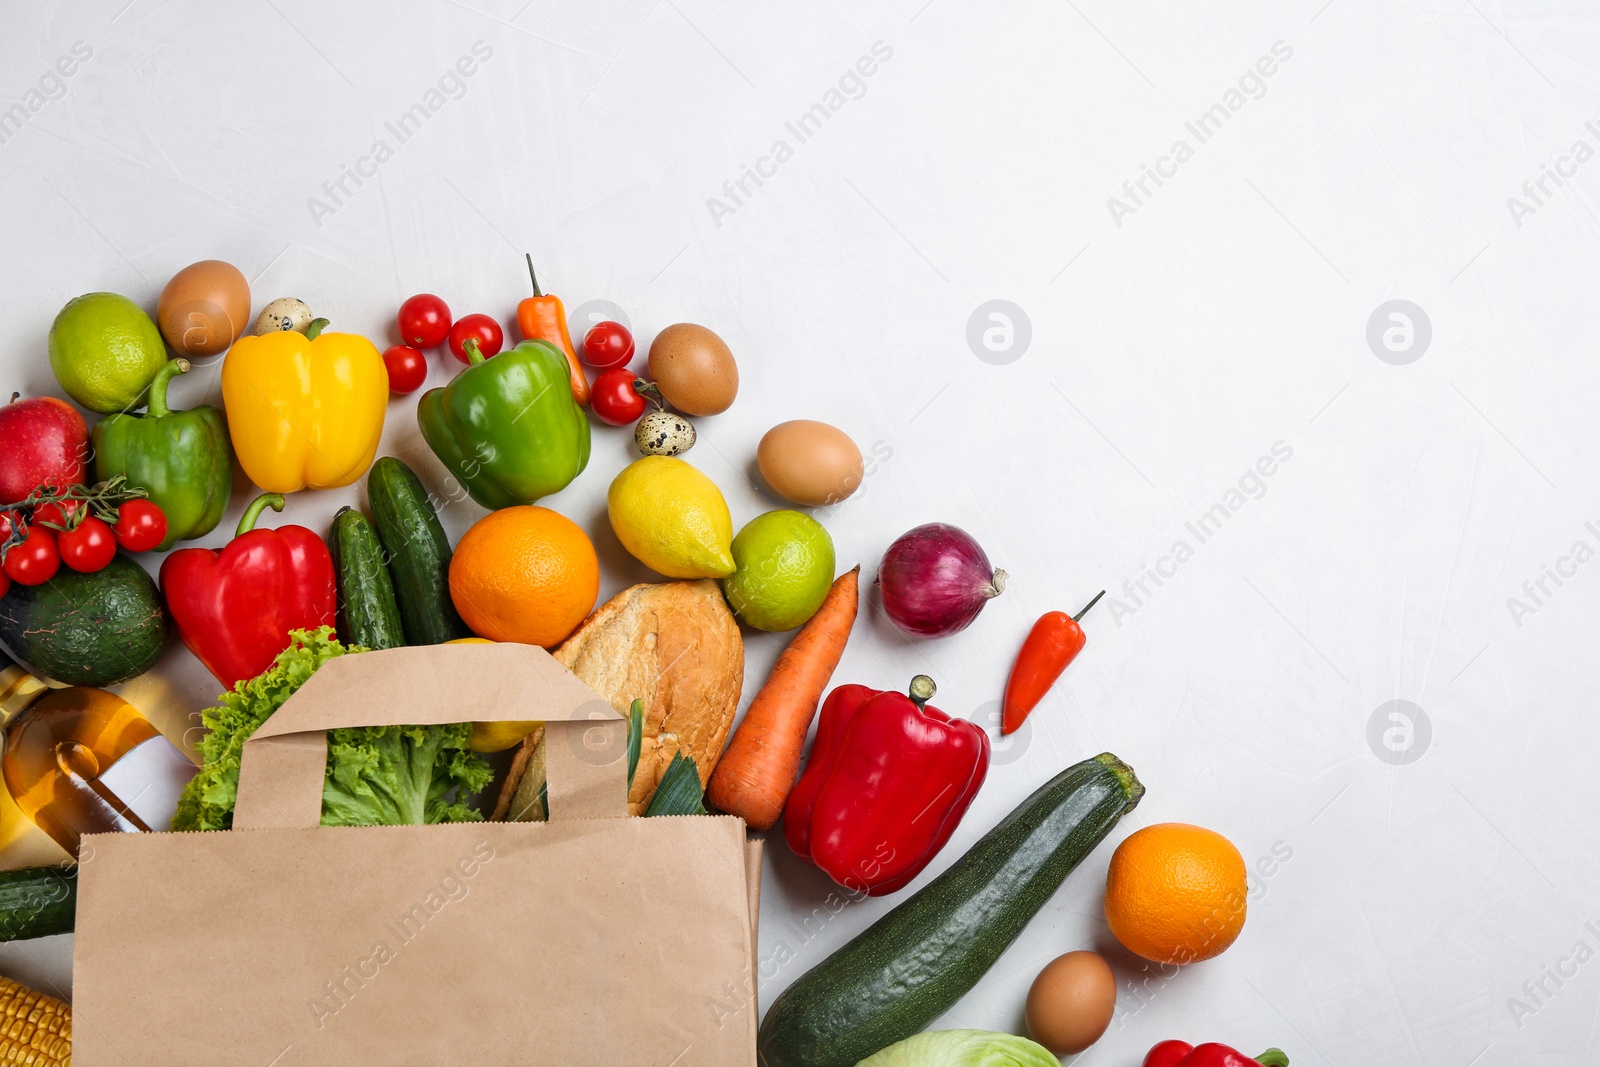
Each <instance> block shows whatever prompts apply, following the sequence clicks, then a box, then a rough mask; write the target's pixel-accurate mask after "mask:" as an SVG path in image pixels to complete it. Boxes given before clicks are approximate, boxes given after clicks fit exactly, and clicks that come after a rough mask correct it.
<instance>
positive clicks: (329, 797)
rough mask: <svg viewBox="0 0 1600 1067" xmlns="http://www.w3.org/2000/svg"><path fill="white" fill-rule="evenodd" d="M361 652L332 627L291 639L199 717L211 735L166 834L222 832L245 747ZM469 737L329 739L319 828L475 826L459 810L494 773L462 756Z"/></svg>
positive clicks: (408, 734) (447, 730)
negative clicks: (301, 692) (327, 666)
mask: <svg viewBox="0 0 1600 1067" xmlns="http://www.w3.org/2000/svg"><path fill="white" fill-rule="evenodd" d="M364 651H366V649H363V648H361V647H359V646H346V645H342V644H340V643H339V641H338V639H337V638H335V637H334V636H333V630H332V629H331V628H330V627H326V626H324V627H321V628H320V629H316V630H295V631H293V632H292V633H291V634H290V644H289V647H288V648H286V649H284V650H283V651H282V652H280V653H279V654H278V658H277V659H275V660H273V662H272V666H271V667H269V668H267V669H266V670H265V671H263V672H262V673H261V674H260V675H258V676H256V677H255V678H251V679H249V680H248V681H243V682H239V683H238V684H236V685H235V686H234V687H233V690H232V691H231V692H228V693H224V694H223V695H222V698H221V700H220V701H219V702H218V704H217V705H216V706H215V707H211V708H207V709H206V710H205V711H203V712H201V714H200V719H201V722H202V723H203V724H204V725H205V727H206V729H207V730H209V731H210V732H209V733H208V734H207V735H206V736H205V737H204V738H203V739H202V740H201V742H200V745H199V749H200V759H201V764H200V772H199V773H198V774H196V775H195V776H194V778H192V779H191V780H190V781H189V784H188V785H187V786H186V787H185V788H184V790H183V794H182V796H180V797H179V799H178V810H177V813H176V814H175V815H174V816H173V818H172V829H174V830H226V829H228V828H230V827H231V826H232V825H233V808H234V804H235V803H236V802H237V800H238V794H239V756H240V753H241V751H242V750H243V748H244V743H245V741H246V740H247V739H248V738H249V737H250V735H251V734H253V733H255V732H256V730H257V728H259V727H260V726H261V724H262V723H264V722H266V721H267V719H268V718H269V717H270V716H271V715H272V713H273V712H275V711H277V710H278V708H280V707H282V706H283V704H284V702H285V701H286V700H288V699H289V697H290V696H291V695H293V693H294V692H295V690H297V689H299V688H300V686H302V685H304V684H305V681H306V679H307V678H310V677H311V675H312V674H314V673H316V671H317V669H318V668H319V667H321V666H322V665H323V664H324V663H326V662H328V661H329V660H330V659H333V658H335V657H337V656H342V655H344V654H345V653H347V652H364ZM471 734H472V727H471V726H470V725H469V724H467V723H456V724H453V725H448V726H385V727H373V726H366V727H354V728H350V729H343V730H331V731H329V733H328V769H327V778H326V780H325V782H324V784H323V790H322V824H323V825H324V826H401V825H416V824H421V823H439V822H472V821H475V820H478V819H481V818H482V817H483V816H482V815H480V814H479V813H478V812H476V811H474V810H472V809H471V808H470V807H468V806H467V803H466V801H467V800H468V799H469V798H470V795H471V794H474V793H476V792H478V791H479V790H481V789H483V788H484V787H485V786H487V785H488V784H489V781H490V779H491V778H492V777H493V771H491V769H490V767H489V765H488V763H486V762H484V760H483V758H482V757H480V756H478V755H476V754H475V753H473V752H472V751H471V750H469V749H468V747H467V741H468V738H469V737H471ZM452 795H453V796H454V798H455V799H453V800H452V799H451V798H452Z"/></svg>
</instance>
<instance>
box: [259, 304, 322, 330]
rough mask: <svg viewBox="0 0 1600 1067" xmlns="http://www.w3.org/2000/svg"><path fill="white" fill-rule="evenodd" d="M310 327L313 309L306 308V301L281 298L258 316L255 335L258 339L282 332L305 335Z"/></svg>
mask: <svg viewBox="0 0 1600 1067" xmlns="http://www.w3.org/2000/svg"><path fill="white" fill-rule="evenodd" d="M310 325H311V309H310V308H309V307H307V306H306V302H305V301H304V300H296V299H295V298H294V297H292V296H280V297H279V298H278V299H276V300H274V301H273V302H272V303H270V304H268V305H267V306H266V307H264V308H262V309H261V314H260V315H258V316H256V327H255V333H256V335H257V336H258V337H259V336H260V335H261V334H264V333H277V332H278V331H280V330H293V331H294V332H295V333H305V332H306V327H307V326H310Z"/></svg>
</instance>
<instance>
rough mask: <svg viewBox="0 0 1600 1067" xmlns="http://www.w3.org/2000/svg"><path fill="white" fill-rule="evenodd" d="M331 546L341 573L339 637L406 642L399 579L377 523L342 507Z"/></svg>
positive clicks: (355, 641) (378, 644) (375, 643)
mask: <svg viewBox="0 0 1600 1067" xmlns="http://www.w3.org/2000/svg"><path fill="white" fill-rule="evenodd" d="M328 552H329V554H330V555H332V556H333V572H334V574H336V575H337V576H338V578H339V640H341V641H343V642H344V643H345V644H347V645H361V646H362V647H364V648H370V649H379V648H399V647H400V646H402V645H404V644H405V643H406V635H405V630H404V629H403V628H402V627H401V625H400V608H399V606H398V605H397V604H396V603H395V598H394V582H393V581H392V580H391V579H390V578H389V568H388V567H385V566H384V565H383V546H382V545H380V544H378V534H377V531H376V530H374V529H373V528H372V523H370V522H368V521H367V517H366V516H365V515H363V514H361V512H359V511H357V510H355V509H354V508H340V509H339V511H338V513H337V514H335V515H334V517H333V526H332V528H331V529H329V530H328Z"/></svg>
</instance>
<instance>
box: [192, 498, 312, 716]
mask: <svg viewBox="0 0 1600 1067" xmlns="http://www.w3.org/2000/svg"><path fill="white" fill-rule="evenodd" d="M263 508H271V509H272V510H274V511H282V510H283V497H281V496H279V495H278V494H277V493H267V494H264V495H263V496H260V497H257V498H256V500H255V501H254V502H253V503H252V504H251V505H250V506H249V507H248V508H246V509H245V512H244V517H243V518H241V519H240V520H239V528H238V531H237V532H236V534H235V536H234V539H233V540H232V541H230V542H229V543H228V545H227V547H226V548H224V549H222V551H220V552H214V551H212V550H211V549H209V548H182V549H179V550H178V551H176V552H174V553H172V554H171V555H169V556H168V557H167V558H166V560H165V561H164V562H163V563H162V564H161V592H162V595H163V596H165V597H166V601H167V608H168V610H170V611H171V612H172V618H173V621H174V622H175V623H176V624H177V629H178V636H179V637H181V638H182V639H183V643H184V644H185V645H187V646H189V651H191V652H193V653H194V654H195V655H196V656H197V657H198V658H199V660H200V662H201V663H204V664H205V665H206V668H207V669H208V670H210V671H211V673H212V674H214V675H216V678H217V681H219V682H221V683H222V684H223V685H224V686H226V687H227V688H229V689H231V688H233V685H234V683H235V682H239V681H243V680H245V679H248V678H254V677H255V676H256V675H258V674H260V673H261V672H262V671H264V670H266V669H267V668H268V667H270V666H271V665H272V661H273V659H274V658H276V657H277V655H278V653H279V652H282V651H283V650H284V649H285V648H287V647H288V646H289V631H290V630H302V629H304V630H310V629H315V628H316V627H318V626H332V625H333V621H334V613H335V610H336V608H337V595H336V593H335V582H334V572H333V558H332V556H330V555H329V554H328V546H327V545H325V544H323V543H322V538H320V537H318V536H317V535H316V534H314V533H312V532H311V531H310V530H308V529H306V528H305V527H304V526H280V527H278V528H277V529H276V530H257V529H256V528H255V525H256V520H257V519H258V518H260V516H261V511H262V509H263Z"/></svg>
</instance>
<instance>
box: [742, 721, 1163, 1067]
mask: <svg viewBox="0 0 1600 1067" xmlns="http://www.w3.org/2000/svg"><path fill="white" fill-rule="evenodd" d="M1143 795H1144V786H1143V785H1141V784H1140V783H1139V779H1138V778H1136V777H1135V776H1134V773H1133V768H1131V767H1129V766H1128V765H1127V764H1125V763H1123V762H1122V761H1121V760H1119V759H1117V757H1115V756H1113V755H1111V754H1110V753H1109V752H1107V753H1103V754H1101V755H1099V756H1096V757H1095V758H1094V759H1089V760H1084V761H1083V762H1082V763H1079V764H1076V765H1074V766H1072V767H1068V768H1067V769H1066V770H1065V771H1062V772H1061V773H1060V774H1059V775H1057V776H1056V777H1055V778H1054V779H1052V780H1051V781H1049V782H1048V783H1046V784H1045V785H1044V786H1043V787H1042V788H1040V789H1039V790H1038V791H1037V792H1035V793H1034V794H1033V795H1032V796H1031V797H1029V798H1028V799H1027V800H1024V801H1023V802H1022V804H1021V805H1019V806H1018V807H1017V809H1016V810H1015V811H1013V812H1012V813H1011V814H1010V815H1008V816H1006V818H1005V819H1004V820H1003V821H1002V822H1001V823H1000V824H999V825H998V826H996V827H995V828H994V829H993V830H990V831H989V832H988V833H987V834H986V835H984V837H983V838H982V839H981V840H979V841H978V843H977V844H975V845H973V846H972V848H970V849H969V850H968V851H967V853H966V855H964V856H962V857H961V858H960V859H958V860H956V861H955V863H953V864H951V865H950V868H949V869H948V870H946V871H945V872H944V873H943V874H941V875H939V877H937V878H935V879H934V880H933V881H931V882H929V883H928V884H927V885H926V886H924V887H923V888H922V889H920V890H918V891H917V892H916V893H913V894H912V895H911V896H910V897H909V898H907V899H906V900H905V902H904V903H902V904H900V905H899V906H898V907H896V908H895V909H894V910H893V911H891V912H889V913H888V914H887V915H885V916H883V918H881V919H879V920H878V921H877V922H875V923H873V924H872V925H871V926H869V927H867V928H866V930H864V931H862V932H861V933H860V934H859V935H857V936H856V938H855V939H854V940H852V941H850V942H849V943H848V944H846V945H845V946H844V947H843V948H841V949H839V950H838V951H837V952H835V953H834V954H833V955H831V956H829V957H828V958H827V959H825V960H823V961H822V962H821V963H819V964H817V966H816V967H814V968H812V969H811V970H810V971H808V972H807V973H806V974H804V975H801V977H800V979H799V980H798V981H797V982H795V983H794V985H792V986H790V987H789V988H788V989H787V990H785V991H784V992H783V994H782V995H781V996H779V997H778V999H777V1000H776V1001H774V1002H773V1005H772V1007H771V1008H770V1009H768V1011H767V1016H766V1018H765V1019H764V1020H763V1021H762V1023H761V1034H760V1038H759V1039H758V1042H757V1049H758V1052H759V1054H760V1058H761V1062H762V1064H763V1065H764V1067H854V1065H855V1064H856V1063H858V1062H859V1061H861V1060H863V1059H865V1058H866V1057H868V1056H870V1055H872V1054H873V1053H874V1052H877V1051H878V1050H879V1049H883V1048H887V1047H888V1046H890V1045H892V1044H894V1043H895V1042H896V1041H899V1040H901V1039H903V1038H907V1037H910V1036H911V1035H912V1034H915V1033H917V1032H918V1031H920V1030H922V1029H923V1028H924V1027H926V1026H927V1025H928V1024H929V1023H931V1022H932V1021H933V1020H934V1019H936V1018H938V1017H939V1016H940V1015H942V1014H943V1013H944V1012H945V1011H946V1010H948V1009H949V1007H950V1006H951V1005H952V1004H954V1003H955V1002H956V1001H957V1000H959V999H961V997H962V996H964V995H965V994H966V993H967V991H968V990H970V989H971V988H972V987H973V986H974V985H976V984H977V983H978V979H980V978H982V977H983V976H984V974H985V973H986V972H987V971H988V970H989V968H990V967H992V966H993V965H994V962H995V960H997V959H999V958H1000V954H1001V953H1002V952H1004V951H1005V950H1006V948H1007V947H1008V946H1010V944H1011V942H1012V941H1014V940H1016V937H1017V935H1018V934H1019V933H1021V932H1022V928H1023V927H1024V926H1026V925H1027V923H1028V920H1030V919H1032V918H1033V916H1034V914H1035V913H1036V912H1037V911H1038V910H1039V909H1040V908H1041V907H1042V906H1043V905H1044V902H1045V901H1046V900H1048V899H1050V895H1051V894H1052V893H1054V892H1055V891H1056V890H1057V889H1058V888H1059V887H1060V885H1061V883H1062V881H1063V880H1065V879H1066V877H1067V875H1068V874H1070V873H1071V872H1072V869H1073V868H1074V867H1076V866H1077V865H1078V864H1079V863H1080V862H1081V861H1082V860H1083V858H1084V857H1085V856H1087V855H1088V854H1089V853H1090V851H1092V850H1093V849H1094V847H1095V846H1096V845H1098V844H1099V843H1100V842H1101V840H1102V839H1104V838H1105V836H1106V835H1107V834H1108V833H1110V832H1111V829H1112V827H1114V826H1116V825H1117V820H1118V819H1120V818H1122V816H1123V815H1125V814H1127V813H1128V812H1130V811H1132V810H1133V809H1134V807H1135V806H1137V805H1138V803H1139V798H1140V797H1141V796H1143Z"/></svg>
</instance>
